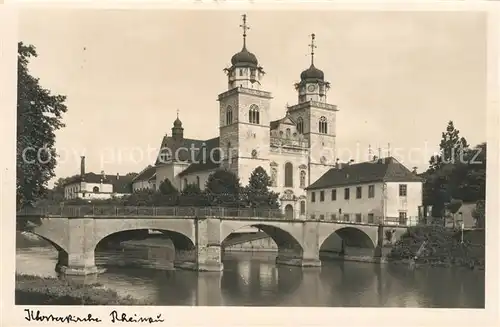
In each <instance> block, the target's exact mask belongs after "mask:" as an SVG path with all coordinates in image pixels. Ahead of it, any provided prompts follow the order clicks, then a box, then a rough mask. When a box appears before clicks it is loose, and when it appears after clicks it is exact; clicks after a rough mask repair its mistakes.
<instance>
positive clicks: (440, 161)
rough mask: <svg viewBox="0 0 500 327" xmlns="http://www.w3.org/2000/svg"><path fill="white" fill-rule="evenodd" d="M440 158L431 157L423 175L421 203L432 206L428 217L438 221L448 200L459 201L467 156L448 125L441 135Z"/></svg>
mask: <svg viewBox="0 0 500 327" xmlns="http://www.w3.org/2000/svg"><path fill="white" fill-rule="evenodd" d="M441 137H442V138H441V142H440V144H439V148H440V154H439V155H435V156H432V157H431V159H430V160H429V168H428V169H427V171H426V172H425V173H424V174H423V175H424V176H425V177H424V185H423V193H424V196H423V202H424V205H432V207H433V208H432V216H433V217H442V216H443V214H444V210H445V208H446V203H448V202H449V201H450V200H451V198H452V197H453V198H456V199H463V194H462V193H463V190H462V188H461V183H462V181H463V174H464V169H466V165H467V156H468V153H469V152H470V151H469V149H468V147H469V145H468V144H467V141H466V140H465V138H463V137H460V131H459V130H457V129H456V128H455V126H454V124H453V122H452V121H449V122H448V125H447V127H446V131H445V132H443V133H442V134H441Z"/></svg>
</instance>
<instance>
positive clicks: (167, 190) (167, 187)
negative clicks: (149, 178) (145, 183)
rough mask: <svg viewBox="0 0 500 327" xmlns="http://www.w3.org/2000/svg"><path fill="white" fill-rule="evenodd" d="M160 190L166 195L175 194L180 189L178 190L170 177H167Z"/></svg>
mask: <svg viewBox="0 0 500 327" xmlns="http://www.w3.org/2000/svg"><path fill="white" fill-rule="evenodd" d="M158 190H159V191H160V193H161V194H164V195H174V194H178V193H179V191H177V189H176V188H175V186H174V185H172V182H171V181H170V180H169V179H168V178H166V179H165V180H164V181H163V182H161V183H160V186H159V187H158Z"/></svg>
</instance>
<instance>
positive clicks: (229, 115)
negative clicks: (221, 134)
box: [226, 106, 233, 125]
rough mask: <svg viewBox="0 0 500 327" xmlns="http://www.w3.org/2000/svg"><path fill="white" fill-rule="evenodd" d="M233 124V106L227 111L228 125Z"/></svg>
mask: <svg viewBox="0 0 500 327" xmlns="http://www.w3.org/2000/svg"><path fill="white" fill-rule="evenodd" d="M232 122H233V109H232V108H231V106H229V107H227V109H226V125H229V124H231V123H232Z"/></svg>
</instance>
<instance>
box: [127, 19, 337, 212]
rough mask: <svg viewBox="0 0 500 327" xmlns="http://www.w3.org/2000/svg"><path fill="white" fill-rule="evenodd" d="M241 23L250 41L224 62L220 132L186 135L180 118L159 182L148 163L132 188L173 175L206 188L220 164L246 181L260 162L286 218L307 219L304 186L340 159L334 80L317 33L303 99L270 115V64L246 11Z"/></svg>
mask: <svg viewBox="0 0 500 327" xmlns="http://www.w3.org/2000/svg"><path fill="white" fill-rule="evenodd" d="M242 27H243V31H244V32H243V47H242V49H241V51H240V52H238V53H236V54H235V55H233V56H232V58H231V65H230V66H229V67H227V68H226V69H224V71H225V73H226V78H227V89H226V90H222V92H221V93H220V94H219V96H218V101H219V135H217V136H215V137H213V138H211V139H209V140H197V139H190V138H185V137H184V128H183V126H182V122H181V121H180V120H179V117H177V119H176V120H175V121H174V124H173V125H174V126H173V128H172V135H171V136H167V135H165V136H164V138H163V140H162V142H161V149H162V150H160V151H159V155H158V159H157V161H156V162H155V164H154V169H155V172H154V174H153V175H154V181H151V178H152V176H153V175H150V171H149V170H147V169H146V170H145V171H146V172H148V173H147V174H146V173H144V174H143V175H142V176H141V175H140V176H138V177H137V178H136V179H135V180H134V186H133V188H134V189H135V190H137V189H143V188H146V187H149V188H154V187H155V185H156V187H157V186H158V185H159V184H160V183H161V182H163V181H164V180H166V179H169V180H170V182H171V183H172V184H173V185H174V186H175V187H177V188H178V189H180V190H182V189H183V188H184V187H185V186H186V185H187V184H189V183H195V184H197V185H199V186H200V188H201V189H203V188H204V186H205V183H206V181H207V178H208V176H209V175H210V174H211V173H212V172H214V171H215V170H216V169H218V168H221V167H223V168H226V169H229V170H231V171H233V172H234V173H235V174H236V175H237V176H238V177H239V179H240V181H241V183H242V184H243V185H246V184H247V183H248V180H249V177H250V174H251V173H252V171H253V170H254V169H255V168H257V167H258V166H261V167H263V168H264V169H265V170H266V171H267V173H268V174H269V175H270V176H271V179H272V190H273V191H275V192H279V193H280V194H281V198H280V201H281V204H282V208H283V209H284V211H285V213H286V215H287V217H288V218H293V217H301V218H305V217H306V192H305V187H306V186H308V185H310V184H312V183H313V182H315V181H316V180H317V179H318V178H320V177H321V176H322V175H323V174H324V173H325V172H327V171H328V170H329V169H330V168H332V167H333V166H334V163H335V121H336V112H337V107H336V106H335V105H333V104H329V103H328V102H327V91H328V89H329V82H327V81H326V80H325V78H324V73H323V72H322V71H321V70H319V69H318V68H316V67H315V65H314V48H315V46H314V41H315V40H314V34H313V35H312V42H311V44H312V46H311V49H312V51H311V63H310V67H309V68H308V69H306V70H304V71H303V72H302V73H301V74H300V81H299V82H298V83H296V84H295V90H296V91H297V103H296V104H294V105H292V106H288V105H287V109H286V111H285V112H283V118H281V119H278V120H275V121H271V119H270V117H271V110H277V109H272V107H273V106H272V101H271V100H272V95H271V92H269V91H268V90H266V87H265V84H264V80H263V76H264V74H265V73H264V70H263V68H262V67H261V66H260V65H259V62H258V60H257V57H256V56H255V55H254V54H252V53H251V52H249V51H248V50H247V44H246V30H247V27H246V20H245V16H244V18H243V25H242ZM282 107H283V106H282V105H279V106H278V108H282Z"/></svg>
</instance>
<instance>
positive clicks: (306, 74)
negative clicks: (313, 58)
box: [300, 64, 325, 82]
mask: <svg viewBox="0 0 500 327" xmlns="http://www.w3.org/2000/svg"><path fill="white" fill-rule="evenodd" d="M300 80H301V81H306V82H309V81H310V82H317V81H324V80H325V74H324V73H323V71H322V70H320V69H318V68H316V67H315V66H314V64H311V66H310V67H309V68H308V69H306V70H304V71H303V72H302V73H301V74H300Z"/></svg>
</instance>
